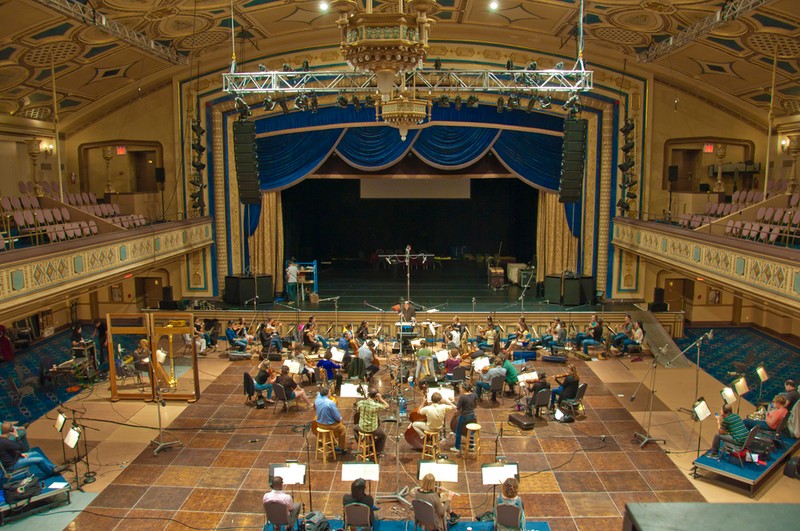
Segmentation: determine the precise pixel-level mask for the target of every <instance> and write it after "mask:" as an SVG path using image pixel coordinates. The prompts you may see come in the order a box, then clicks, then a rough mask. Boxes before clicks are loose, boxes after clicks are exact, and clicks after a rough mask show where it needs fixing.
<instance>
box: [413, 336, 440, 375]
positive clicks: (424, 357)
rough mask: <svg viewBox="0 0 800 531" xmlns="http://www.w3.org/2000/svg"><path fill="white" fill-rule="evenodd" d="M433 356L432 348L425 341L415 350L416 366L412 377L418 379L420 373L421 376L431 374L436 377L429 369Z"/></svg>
mask: <svg viewBox="0 0 800 531" xmlns="http://www.w3.org/2000/svg"><path fill="white" fill-rule="evenodd" d="M432 357H433V350H431V349H430V348H429V347H428V344H427V343H425V344H424V346H423V347H422V348H420V349H419V350H417V367H416V369H415V370H414V379H415V380H419V379H420V375H422V376H423V377H427V376H431V377H434V378H435V377H436V375H435V374H433V372H432V369H431V358H432Z"/></svg>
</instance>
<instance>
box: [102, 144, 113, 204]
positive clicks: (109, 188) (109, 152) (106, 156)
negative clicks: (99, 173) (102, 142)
mask: <svg viewBox="0 0 800 531" xmlns="http://www.w3.org/2000/svg"><path fill="white" fill-rule="evenodd" d="M113 158H114V146H103V160H105V161H106V193H107V194H113V193H114V192H115V190H114V185H113V184H111V159H113Z"/></svg>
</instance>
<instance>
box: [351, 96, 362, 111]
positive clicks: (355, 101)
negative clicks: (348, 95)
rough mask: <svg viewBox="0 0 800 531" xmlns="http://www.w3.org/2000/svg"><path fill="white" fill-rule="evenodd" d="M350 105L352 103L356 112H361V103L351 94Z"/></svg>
mask: <svg viewBox="0 0 800 531" xmlns="http://www.w3.org/2000/svg"><path fill="white" fill-rule="evenodd" d="M350 103H352V104H353V106H354V107H355V108H356V112H358V111H360V110H361V102H360V101H358V96H356V95H355V94H353V98H352V99H351V100H350Z"/></svg>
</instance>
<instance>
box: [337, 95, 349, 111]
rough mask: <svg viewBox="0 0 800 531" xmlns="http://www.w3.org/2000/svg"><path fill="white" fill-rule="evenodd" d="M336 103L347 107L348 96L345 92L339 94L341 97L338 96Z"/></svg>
mask: <svg viewBox="0 0 800 531" xmlns="http://www.w3.org/2000/svg"><path fill="white" fill-rule="evenodd" d="M336 105H338V106H339V107H341V108H343V109H344V108H345V107H347V97H346V96H345V95H344V94H339V97H338V98H336Z"/></svg>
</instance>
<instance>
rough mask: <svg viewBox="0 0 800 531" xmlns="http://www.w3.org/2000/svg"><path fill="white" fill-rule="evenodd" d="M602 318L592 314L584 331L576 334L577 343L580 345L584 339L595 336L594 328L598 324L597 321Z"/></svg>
mask: <svg viewBox="0 0 800 531" xmlns="http://www.w3.org/2000/svg"><path fill="white" fill-rule="evenodd" d="M599 320H600V319H598V317H597V314H596V313H593V314H592V320H591V321H589V324H587V325H586V328H585V331H584V332H578V333H577V334H575V345H576V346H578V347H580V346H581V344H582V343H583V340H584V339H587V338H589V337H593V336H594V329H595V327H596V326H597V323H598V321H599Z"/></svg>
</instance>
